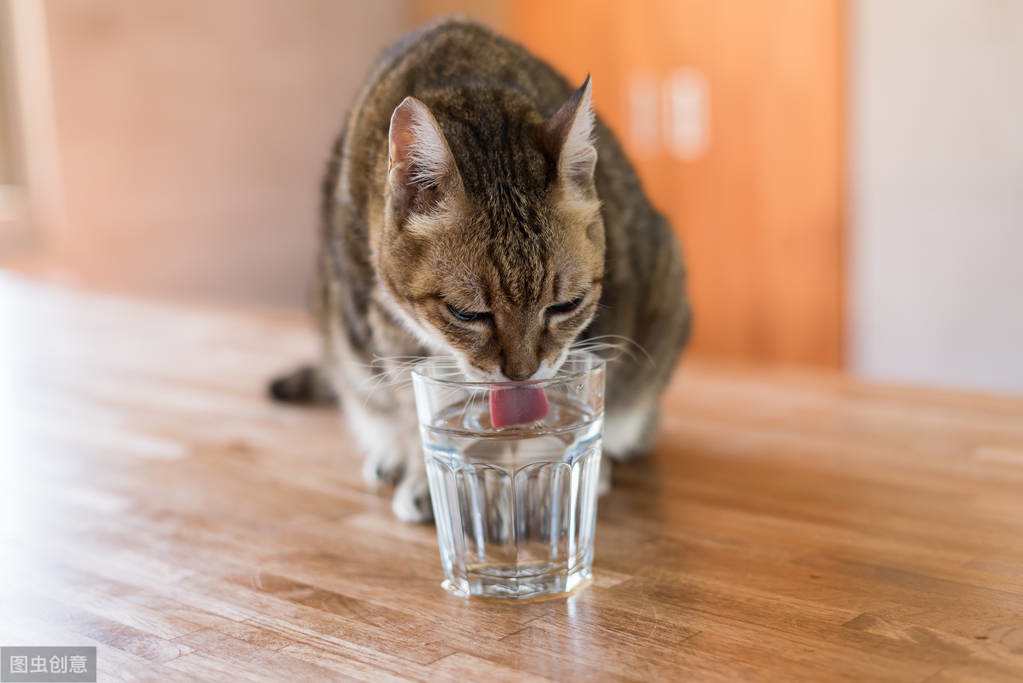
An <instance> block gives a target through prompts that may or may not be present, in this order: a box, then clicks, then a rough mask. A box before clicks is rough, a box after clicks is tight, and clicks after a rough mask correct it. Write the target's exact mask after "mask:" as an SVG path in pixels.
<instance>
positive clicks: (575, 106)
mask: <svg viewBox="0 0 1023 683" xmlns="http://www.w3.org/2000/svg"><path fill="white" fill-rule="evenodd" d="M591 89H592V87H591V84H590V77H589V76H587V77H586V82H585V83H583V84H582V86H581V87H580V88H579V89H578V90H576V91H575V92H574V93H573V94H572V96H571V97H570V98H568V101H567V102H565V104H563V105H561V109H559V110H558V111H557V113H555V114H554V116H552V117H551V118H549V119H547V121H545V122H544V124H543V137H544V139H545V142H546V144H547V147H548V149H549V150H550V152H551V154H552V155H553V158H554V159H556V160H557V164H558V175H559V176H560V177H561V179H562V180H563V181H565V182H567V183H570V184H571V185H572V186H574V187H576V188H577V189H580V190H585V189H586V188H588V187H589V186H590V185H591V184H592V182H593V169H594V168H595V167H596V165H597V148H596V147H594V146H593V124H594V120H595V117H594V114H593V105H592V103H591V102H590V91H591Z"/></svg>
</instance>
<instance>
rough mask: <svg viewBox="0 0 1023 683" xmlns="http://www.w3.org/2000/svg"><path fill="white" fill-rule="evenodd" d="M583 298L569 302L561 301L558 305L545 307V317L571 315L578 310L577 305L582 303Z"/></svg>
mask: <svg viewBox="0 0 1023 683" xmlns="http://www.w3.org/2000/svg"><path fill="white" fill-rule="evenodd" d="M585 298H586V297H585V296H580V297H578V298H575V299H572V300H571V301H563V302H561V303H560V304H554V305H553V306H548V307H547V315H548V316H551V315H558V314H559V313H571V312H572V311H574V310H575V309H577V308H579V304H581V303H582V302H583V299H585Z"/></svg>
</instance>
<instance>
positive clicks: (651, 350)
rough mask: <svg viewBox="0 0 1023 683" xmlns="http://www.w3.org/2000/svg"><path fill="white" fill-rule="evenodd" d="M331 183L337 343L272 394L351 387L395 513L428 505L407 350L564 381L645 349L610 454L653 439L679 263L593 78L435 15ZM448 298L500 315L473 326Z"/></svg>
mask: <svg viewBox="0 0 1023 683" xmlns="http://www.w3.org/2000/svg"><path fill="white" fill-rule="evenodd" d="M594 162H596V164H595V168H594ZM323 193H324V194H323V197H324V200H323V228H322V243H321V249H320V254H319V259H318V272H317V285H316V287H315V290H314V295H313V304H314V310H315V315H316V318H317V320H318V321H319V324H320V328H321V331H322V334H323V338H324V349H325V355H324V358H323V361H322V363H321V364H319V365H317V366H316V367H314V368H305V369H302V370H300V371H299V372H297V373H295V374H293V375H292V376H290V377H285V378H282V379H280V380H278V381H276V382H275V383H274V384H273V385H272V387H271V390H272V393H273V394H274V396H275V397H277V398H280V399H283V400H293V401H302V400H328V399H330V398H331V397H332V396H336V397H337V398H339V399H340V403H341V406H342V410H343V412H344V414H345V416H346V418H347V421H348V424H349V428H350V430H351V433H352V434H353V435H355V436H356V438H357V439H358V441H359V443H360V445H361V446H362V448H363V450H364V451H365V456H366V458H365V462H364V467H363V473H364V475H365V477H366V479H367V480H369V481H370V482H389V483H397V484H398V488H397V490H396V492H395V497H394V505H393V507H394V510H395V513H396V514H397V515H398V516H399V517H401V518H402V519H407V520H426V519H429V517H430V514H431V513H430V507H429V494H428V490H427V483H426V477H425V474H424V471H423V457H422V453H421V448H420V443H419V437H418V433H417V429H416V415H415V410H414V406H413V402H412V401H413V399H412V391H411V389H410V388H409V387H408V385H407V383H400V382H397V383H396V382H394V378H395V377H396V376H397V375H399V374H400V371H401V370H402V366H401V361H402V360H403V359H405V358H409V357H415V356H423V355H428V354H446V355H451V356H453V357H454V358H456V359H457V361H458V363H459V365H460V366H461V367H462V368H463V371H464V372H465V373H467V374H469V375H470V376H471V377H473V378H474V379H486V380H506V379H507V378H511V379H516V380H518V379H526V378H529V377H533V378H536V377H548V376H550V375H552V374H553V373H554V371H555V370H556V369H557V367H558V365H559V364H560V362H561V361H562V360H563V359H564V354H565V352H566V350H567V349H568V347H569V345H570V344H571V343H572V342H574V341H576V340H579V339H596V338H603V339H611V340H613V341H616V342H618V341H621V343H624V344H626V345H627V346H630V347H631V346H633V344H634V345H635V347H636V348H637V349H639V350H638V351H637V352H636V353H632V354H631V357H630V354H629V353H624V354H622V355H621V356H620V357H619V358H618V359H617V360H616V361H614V362H612V363H611V364H610V365H609V367H608V372H607V390H606V396H607V398H606V410H607V415H606V422H605V438H604V447H605V450H606V452H607V453H608V454H609V455H610V456H611V457H613V458H616V459H622V458H627V457H630V456H632V455H635V454H639V453H642V452H643V451H645V450H647V449H648V447H649V446H650V443H651V439H652V437H653V435H654V434H655V431H656V425H657V414H658V407H657V404H658V397H659V395H660V393H661V391H662V389H663V388H664V386H665V384H666V383H667V381H668V379H669V377H670V375H671V372H672V370H673V368H674V366H675V362H676V359H677V356H678V353H679V351H680V349H681V348H682V345H683V343H684V342H685V340H686V337H687V335H688V331H689V322H690V315H689V306H688V302H687V298H686V296H685V287H684V284H685V275H684V270H683V267H682V261H681V257H680V253H679V249H678V246H677V244H676V242H675V239H674V237H673V236H672V232H671V229H670V227H669V226H668V224H667V223H666V221H665V220H664V218H663V217H662V216H660V214H658V213H657V212H656V211H655V210H654V209H653V207H651V206H650V203H649V201H648V200H647V198H646V196H645V195H644V193H643V189H642V188H641V187H640V184H639V180H638V178H637V177H636V174H635V172H634V170H633V168H632V166H631V164H630V163H629V162H628V160H627V159H626V158H625V155H624V154H623V152H622V150H621V148H620V147H619V145H618V142H617V141H616V140H615V138H614V136H613V135H612V134H611V132H610V130H608V128H607V127H606V126H604V125H603V123H601V121H600V120H599V118H596V117H594V115H593V113H592V110H591V106H590V86H589V80H588V79H587V82H586V83H585V84H584V85H583V87H582V88H580V89H578V90H576V91H575V92H574V93H573V89H572V88H571V87H570V86H569V84H568V83H567V82H566V81H565V80H564V79H563V78H561V77H560V76H559V75H558V74H557V73H555V72H554V70H553V69H551V68H550V67H549V66H548V65H547V64H545V63H544V62H542V61H540V60H538V59H537V58H535V57H533V56H532V55H530V54H529V53H528V52H526V51H525V50H524V49H523V48H522V47H520V46H518V45H515V44H512V43H510V42H508V41H506V40H505V39H503V38H501V37H499V36H497V35H495V34H494V33H493V32H491V31H490V30H489V29H486V28H484V27H482V26H480V25H478V24H475V23H472V22H467V21H461V20H446V21H443V22H440V23H438V24H435V25H433V26H429V27H426V28H424V29H422V30H420V31H419V32H417V33H414V34H411V35H409V36H407V37H406V38H405V39H403V40H402V41H400V42H399V43H398V44H396V45H395V46H394V47H393V48H391V49H390V50H389V51H388V52H387V53H386V54H385V55H384V56H383V58H382V59H381V60H380V61H379V63H378V64H377V66H376V67H375V69H374V71H373V72H372V74H371V75H370V78H369V80H368V82H367V84H366V85H365V87H364V88H363V90H362V92H361V93H360V95H359V96H358V98H357V100H356V103H355V106H354V107H353V109H352V111H351V114H350V115H349V117H348V120H347V122H346V124H345V127H344V130H343V131H342V133H341V136H340V138H339V139H338V141H337V143H336V144H335V146H334V152H333V156H332V158H331V160H330V164H329V168H328V173H327V177H326V179H325V181H324V185H323ZM568 302H571V303H568ZM557 304H564V306H562V308H560V309H558V308H554V309H551V308H550V307H551V306H556V305H557ZM573 304H574V307H573ZM449 306H450V307H453V308H454V309H456V310H457V311H461V312H486V313H487V314H488V315H486V316H483V317H482V318H477V319H475V320H470V321H463V320H460V319H458V318H457V317H455V313H454V312H453V311H452V310H451V309H450V308H449ZM605 335H614V336H613V337H604V336H605ZM624 340H629V341H624ZM623 350H624V351H630V352H631V351H633V349H632V348H627V349H623ZM605 469H607V468H605Z"/></svg>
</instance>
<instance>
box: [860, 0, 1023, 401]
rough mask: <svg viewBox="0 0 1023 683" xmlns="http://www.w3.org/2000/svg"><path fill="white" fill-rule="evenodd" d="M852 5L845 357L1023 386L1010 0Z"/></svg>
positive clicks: (1017, 81)
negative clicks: (847, 344)
mask: <svg viewBox="0 0 1023 683" xmlns="http://www.w3.org/2000/svg"><path fill="white" fill-rule="evenodd" d="M852 8H853V13H852V27H851V28H852V35H853V37H854V43H853V49H852V52H851V56H852V63H851V79H852V84H851V98H850V102H851V104H852V112H853V117H852V121H853V127H852V137H851V152H852V156H853V165H852V168H853V174H852V188H853V193H852V196H851V199H852V202H851V207H850V208H851V209H852V219H853V220H852V223H851V230H850V247H851V249H850V263H851V266H852V267H851V270H850V280H849V287H850V290H851V295H852V296H851V298H852V304H853V305H852V307H851V309H850V323H849V330H850V333H851V344H850V351H851V356H850V360H851V365H852V367H853V369H855V370H857V371H859V372H861V373H863V374H866V375H868V376H871V377H880V378H885V379H892V380H898V381H913V382H927V383H938V384H945V385H949V386H970V387H983V388H999V389H1006V390H1016V391H1020V390H1023V2H1019V1H1018V0H942V2H929V1H928V0H899V1H898V2H889V1H887V0H859V1H858V2H854V3H853V4H852Z"/></svg>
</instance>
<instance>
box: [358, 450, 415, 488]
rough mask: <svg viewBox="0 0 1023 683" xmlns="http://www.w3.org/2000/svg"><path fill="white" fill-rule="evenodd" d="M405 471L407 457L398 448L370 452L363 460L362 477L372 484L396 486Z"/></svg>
mask: <svg viewBox="0 0 1023 683" xmlns="http://www.w3.org/2000/svg"><path fill="white" fill-rule="evenodd" d="M404 472H405V457H404V455H402V453H401V451H400V450H398V449H394V450H381V451H376V452H373V453H369V454H367V455H366V458H365V460H363V461H362V478H363V479H364V480H365V482H366V483H367V484H369V485H370V486H380V485H387V486H394V485H395V484H397V483H398V482H399V481H400V480H401V476H402V474H404Z"/></svg>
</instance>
